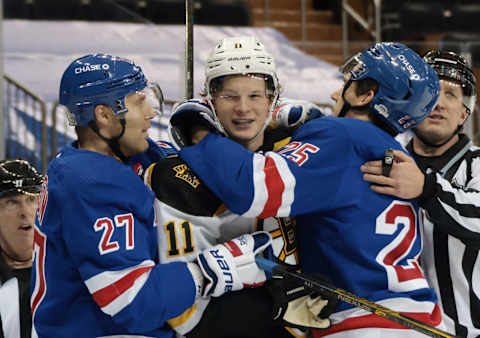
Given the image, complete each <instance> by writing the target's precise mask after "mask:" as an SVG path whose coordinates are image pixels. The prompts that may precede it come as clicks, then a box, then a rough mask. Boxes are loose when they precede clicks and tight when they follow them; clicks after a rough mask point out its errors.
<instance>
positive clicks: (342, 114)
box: [338, 79, 369, 117]
mask: <svg viewBox="0 0 480 338" xmlns="http://www.w3.org/2000/svg"><path fill="white" fill-rule="evenodd" d="M352 82H353V81H352V79H349V80H348V81H347V83H345V85H344V86H343V90H342V100H343V106H342V109H341V110H340V113H338V117H345V115H347V113H348V111H349V110H351V109H355V110H366V109H368V106H369V105H368V104H367V105H364V106H352V105H351V104H350V102H348V101H347V99H346V98H345V92H346V91H347V89H348V88H350V86H351V85H352Z"/></svg>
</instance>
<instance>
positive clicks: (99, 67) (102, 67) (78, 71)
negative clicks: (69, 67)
mask: <svg viewBox="0 0 480 338" xmlns="http://www.w3.org/2000/svg"><path fill="white" fill-rule="evenodd" d="M108 69H110V66H109V65H108V64H106V63H104V64H102V65H100V64H97V65H86V66H83V67H77V68H75V74H81V73H85V72H93V71H96V70H108Z"/></svg>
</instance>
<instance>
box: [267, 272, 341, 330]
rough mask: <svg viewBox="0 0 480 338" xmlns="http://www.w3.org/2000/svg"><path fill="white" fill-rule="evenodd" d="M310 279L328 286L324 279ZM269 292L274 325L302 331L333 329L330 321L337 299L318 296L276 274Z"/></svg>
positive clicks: (269, 285)
mask: <svg viewBox="0 0 480 338" xmlns="http://www.w3.org/2000/svg"><path fill="white" fill-rule="evenodd" d="M311 277H313V278H315V279H317V280H321V281H322V282H323V283H329V281H328V280H327V279H326V278H325V277H323V276H320V275H314V276H311ZM266 288H267V290H268V291H269V293H270V295H271V296H272V298H273V303H274V309H273V311H274V312H273V315H274V321H277V322H278V323H279V325H283V326H287V327H293V328H298V329H302V330H305V329H326V328H328V327H330V320H329V319H328V317H329V316H330V315H331V314H332V313H333V312H334V310H335V308H336V306H337V303H338V300H337V298H336V297H335V296H333V295H327V294H325V295H319V294H318V293H315V292H314V291H312V290H311V289H309V288H307V287H305V286H304V285H303V284H302V283H301V282H299V281H298V280H296V279H294V278H292V277H289V276H285V275H283V274H277V273H274V275H273V276H272V279H271V280H269V281H268V282H267V284H266Z"/></svg>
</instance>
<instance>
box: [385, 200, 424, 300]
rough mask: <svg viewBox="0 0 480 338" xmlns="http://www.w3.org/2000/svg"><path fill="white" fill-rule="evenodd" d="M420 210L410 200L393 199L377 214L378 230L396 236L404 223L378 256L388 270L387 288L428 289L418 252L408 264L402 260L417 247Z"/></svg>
mask: <svg viewBox="0 0 480 338" xmlns="http://www.w3.org/2000/svg"><path fill="white" fill-rule="evenodd" d="M417 219H418V218H417V213H416V212H415V209H414V207H413V206H412V204H411V203H408V202H402V201H393V202H392V203H391V204H390V205H389V206H388V207H387V208H386V209H385V210H384V211H383V212H382V213H381V214H380V216H378V217H377V224H376V228H375V229H376V231H375V232H376V233H377V234H381V235H393V234H394V233H395V232H396V231H397V229H398V227H399V226H400V225H401V224H403V227H402V228H401V230H400V232H399V233H398V234H397V236H395V238H394V239H393V240H392V241H391V242H390V243H389V244H388V245H386V246H385V247H384V248H383V249H382V250H380V252H379V253H378V255H377V258H376V259H377V262H378V263H379V264H381V265H382V266H383V267H384V268H385V270H386V271H387V278H388V288H389V289H390V290H392V291H395V292H402V291H403V292H405V291H412V290H416V289H419V288H422V287H425V288H428V284H427V282H426V280H425V278H424V276H423V272H422V270H421V268H420V266H419V264H418V256H419V255H420V249H421V248H416V250H418V253H416V255H415V256H414V257H413V258H412V259H408V260H407V262H406V264H404V265H400V264H399V262H400V261H401V260H402V259H403V258H405V257H406V256H407V255H408V254H409V253H410V251H411V250H415V248H414V247H413V246H414V243H415V241H418V240H419V236H420V234H419V233H418V230H419V229H418V222H417Z"/></svg>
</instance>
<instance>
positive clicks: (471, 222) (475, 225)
mask: <svg viewBox="0 0 480 338" xmlns="http://www.w3.org/2000/svg"><path fill="white" fill-rule="evenodd" d="M439 202H440V204H441V205H442V207H443V208H444V209H445V211H446V212H448V214H449V215H450V216H451V217H452V218H453V219H454V220H455V222H457V223H459V224H462V226H463V227H464V228H465V229H468V230H470V231H472V232H478V233H480V223H479V222H478V218H470V217H462V216H461V215H460V214H459V212H458V211H457V209H455V208H452V207H451V206H450V205H448V204H446V203H443V202H442V201H441V200H440V199H439Z"/></svg>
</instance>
